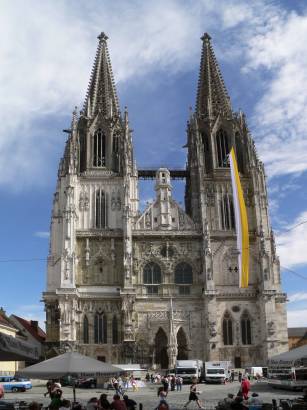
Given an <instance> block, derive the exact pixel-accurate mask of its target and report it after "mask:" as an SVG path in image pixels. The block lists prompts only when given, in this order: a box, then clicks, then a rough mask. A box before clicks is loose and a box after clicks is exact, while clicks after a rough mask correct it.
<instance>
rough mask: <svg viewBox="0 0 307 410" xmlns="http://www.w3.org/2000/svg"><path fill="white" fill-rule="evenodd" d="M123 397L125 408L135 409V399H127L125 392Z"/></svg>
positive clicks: (128, 409)
mask: <svg viewBox="0 0 307 410" xmlns="http://www.w3.org/2000/svg"><path fill="white" fill-rule="evenodd" d="M123 399H124V402H125V404H126V407H127V410H135V407H136V405H137V403H136V401H134V400H132V399H129V397H128V396H127V394H124V396H123Z"/></svg>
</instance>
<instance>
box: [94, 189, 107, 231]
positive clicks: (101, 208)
mask: <svg viewBox="0 0 307 410" xmlns="http://www.w3.org/2000/svg"><path fill="white" fill-rule="evenodd" d="M106 227H107V195H106V193H105V192H104V191H103V190H102V189H97V190H96V192H95V228H99V229H102V228H106Z"/></svg>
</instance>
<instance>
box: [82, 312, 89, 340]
mask: <svg viewBox="0 0 307 410" xmlns="http://www.w3.org/2000/svg"><path fill="white" fill-rule="evenodd" d="M83 343H86V344H88V343H89V333H88V318H87V316H84V318H83Z"/></svg>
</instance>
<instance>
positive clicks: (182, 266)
mask: <svg viewBox="0 0 307 410" xmlns="http://www.w3.org/2000/svg"><path fill="white" fill-rule="evenodd" d="M175 283H176V284H177V285H179V295H189V294H190V286H188V285H191V284H192V283H193V270H192V266H191V265H189V264H188V263H186V262H180V263H178V265H176V267H175Z"/></svg>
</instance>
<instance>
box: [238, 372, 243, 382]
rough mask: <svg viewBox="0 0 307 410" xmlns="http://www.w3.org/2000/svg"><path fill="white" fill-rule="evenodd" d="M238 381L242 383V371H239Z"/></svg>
mask: <svg viewBox="0 0 307 410" xmlns="http://www.w3.org/2000/svg"><path fill="white" fill-rule="evenodd" d="M238 381H239V383H241V381H242V373H241V372H239V374H238Z"/></svg>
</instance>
